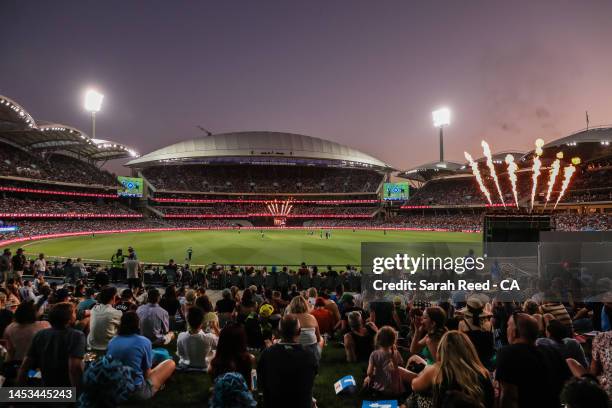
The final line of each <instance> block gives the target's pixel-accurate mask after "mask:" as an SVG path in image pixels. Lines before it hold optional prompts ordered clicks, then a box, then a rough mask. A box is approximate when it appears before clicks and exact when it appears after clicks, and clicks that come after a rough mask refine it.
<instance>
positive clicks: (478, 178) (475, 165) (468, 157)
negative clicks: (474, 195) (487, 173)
mask: <svg viewBox="0 0 612 408" xmlns="http://www.w3.org/2000/svg"><path fill="white" fill-rule="evenodd" d="M463 154H464V156H465V159H466V160H467V161H468V162H469V163H470V167H471V168H472V173H474V177H476V181H477V182H478V185H479V186H480V191H482V193H483V194H484V195H485V197H486V198H487V201H488V202H489V204H491V205H493V202H492V201H491V193H489V190H487V188H486V187H485V185H484V183H483V182H482V177H481V175H480V170H478V163H476V162H475V161H474V159H472V156H471V155H470V154H469V153H468V152H463Z"/></svg>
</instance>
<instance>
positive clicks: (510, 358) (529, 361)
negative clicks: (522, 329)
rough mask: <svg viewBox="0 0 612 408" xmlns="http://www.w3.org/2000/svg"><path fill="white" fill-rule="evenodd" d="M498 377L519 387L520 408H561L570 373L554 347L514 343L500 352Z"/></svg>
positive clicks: (496, 375)
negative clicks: (561, 398)
mask: <svg viewBox="0 0 612 408" xmlns="http://www.w3.org/2000/svg"><path fill="white" fill-rule="evenodd" d="M495 377H496V379H497V380H498V381H502V382H505V383H508V384H513V385H515V386H516V387H517V388H518V405H519V407H521V408H532V407H533V408H549V407H550V408H559V405H560V401H559V395H560V393H561V389H562V388H563V384H564V382H565V381H566V380H568V379H569V378H570V377H571V373H570V371H569V368H568V367H567V364H566V363H565V361H564V360H563V358H562V357H561V355H560V354H559V352H558V351H557V350H555V349H553V348H551V347H536V346H533V345H529V344H512V345H508V346H505V347H502V348H501V349H500V350H499V352H498V353H497V370H496V372H495Z"/></svg>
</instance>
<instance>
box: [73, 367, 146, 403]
mask: <svg viewBox="0 0 612 408" xmlns="http://www.w3.org/2000/svg"><path fill="white" fill-rule="evenodd" d="M137 377H138V374H137V372H136V370H134V369H133V368H132V367H129V366H126V365H123V364H122V363H121V361H119V360H113V358H112V357H110V356H104V357H102V358H100V359H98V360H96V361H94V362H93V363H91V364H90V365H89V367H87V369H86V370H85V372H84V373H83V393H82V394H81V396H80V397H79V407H81V408H94V407H109V408H110V407H117V406H119V405H120V404H121V403H123V402H125V401H127V400H128V399H129V397H130V395H132V393H133V392H134V391H135V390H136V388H137V386H136V378H137Z"/></svg>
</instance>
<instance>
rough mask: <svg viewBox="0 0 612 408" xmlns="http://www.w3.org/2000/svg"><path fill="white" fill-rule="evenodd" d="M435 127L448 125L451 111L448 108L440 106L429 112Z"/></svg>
mask: <svg viewBox="0 0 612 408" xmlns="http://www.w3.org/2000/svg"><path fill="white" fill-rule="evenodd" d="M431 115H432V117H433V124H434V126H435V127H442V126H448V125H450V118H451V112H450V109H448V108H440V109H438V110H435V111H433V112H432V113H431Z"/></svg>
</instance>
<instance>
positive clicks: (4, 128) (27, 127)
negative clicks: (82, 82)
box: [0, 95, 137, 161]
mask: <svg viewBox="0 0 612 408" xmlns="http://www.w3.org/2000/svg"><path fill="white" fill-rule="evenodd" d="M0 139H4V140H5V141H8V142H10V143H12V144H14V145H17V146H19V147H21V148H22V149H24V150H28V151H30V152H38V151H47V152H68V153H72V154H74V155H77V156H79V157H82V158H85V159H89V160H93V161H99V160H112V159H122V158H126V157H135V156H136V155H137V154H136V152H135V151H134V150H132V149H130V148H129V147H127V146H125V145H123V144H121V143H118V142H111V141H107V140H99V139H92V138H91V137H89V136H88V135H87V134H85V132H83V131H81V130H79V129H76V128H74V127H72V126H68V125H63V124H60V123H52V122H45V121H39V122H38V123H37V122H36V121H34V118H32V116H31V115H30V114H29V113H28V112H27V111H26V110H25V109H24V108H23V107H22V106H21V105H19V104H17V103H16V102H15V101H13V100H12V99H10V98H7V97H5V96H2V95H0Z"/></svg>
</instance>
